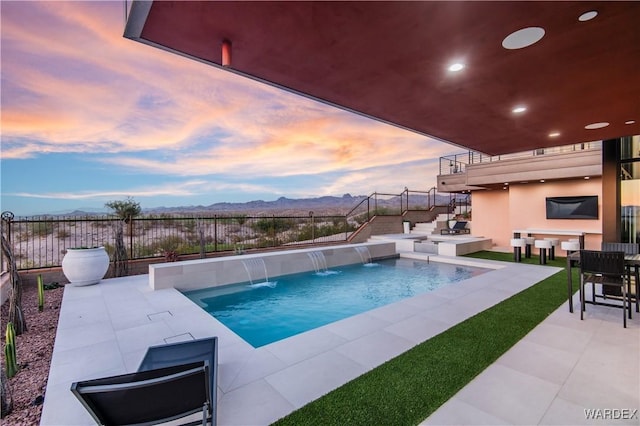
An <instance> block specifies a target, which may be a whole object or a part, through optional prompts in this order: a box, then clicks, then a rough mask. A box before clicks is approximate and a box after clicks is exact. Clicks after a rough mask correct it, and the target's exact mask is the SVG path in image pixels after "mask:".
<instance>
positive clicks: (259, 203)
mask: <svg viewBox="0 0 640 426" xmlns="http://www.w3.org/2000/svg"><path fill="white" fill-rule="evenodd" d="M366 199H367V196H366V195H356V196H352V195H351V194H345V195H343V196H342V197H334V196H323V197H315V198H287V197H280V198H278V199H277V200H274V201H264V200H254V201H248V202H245V203H228V202H223V203H215V204H210V205H208V206H176V207H155V208H146V209H145V208H143V209H142V213H143V214H145V215H152V214H155V215H159V214H175V215H191V214H211V215H213V214H251V215H255V216H260V215H266V214H268V215H279V216H287V215H291V216H300V215H307V214H308V213H309V212H311V211H312V212H313V213H314V214H315V215H344V214H347V213H349V212H350V211H351V210H352V209H353V208H355V207H356V206H358V204H359V203H361V202H363V201H364V200H366ZM431 201H433V200H431ZM404 202H405V201H404V200H403V203H404ZM448 202H449V196H448V195H436V205H446V204H447V203H448ZM427 204H429V202H428V201H427V197H426V196H423V195H417V194H413V193H412V194H411V195H410V199H409V206H410V207H413V208H415V207H417V206H420V207H423V206H426V205H427ZM375 205H377V207H378V208H399V206H400V200H399V197H398V196H390V197H388V198H385V197H383V196H379V197H378V198H377V201H376V202H375ZM365 208H366V207H365ZM370 208H372V209H373V208H375V206H374V201H373V200H372V201H371V204H370ZM108 213H109V212H108V211H105V210H104V209H100V210H98V209H82V208H81V209H76V210H74V211H72V212H67V213H62V212H60V213H57V214H55V215H56V216H75V217H77V216H95V215H105V214H108Z"/></svg>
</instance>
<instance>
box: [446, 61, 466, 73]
mask: <svg viewBox="0 0 640 426" xmlns="http://www.w3.org/2000/svg"><path fill="white" fill-rule="evenodd" d="M462 69H464V64H462V63H460V62H456V63H455V64H451V65H449V68H448V70H449V71H451V72H458V71H461V70H462Z"/></svg>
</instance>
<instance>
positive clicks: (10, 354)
mask: <svg viewBox="0 0 640 426" xmlns="http://www.w3.org/2000/svg"><path fill="white" fill-rule="evenodd" d="M4 356H5V360H6V363H7V377H13V376H15V375H16V373H17V372H18V362H17V360H16V332H15V329H14V328H13V323H12V322H8V323H7V332H6V333H5V346H4Z"/></svg>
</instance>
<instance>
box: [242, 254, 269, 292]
mask: <svg viewBox="0 0 640 426" xmlns="http://www.w3.org/2000/svg"><path fill="white" fill-rule="evenodd" d="M242 264H243V265H244V269H245V270H246V271H247V275H248V276H249V282H250V283H251V285H252V286H253V285H254V283H253V280H254V279H256V280H257V279H258V278H259V277H260V275H261V274H262V273H263V272H264V281H265V283H268V282H269V275H268V274H267V265H266V264H265V263H264V259H263V258H261V257H255V258H250V259H243V260H242Z"/></svg>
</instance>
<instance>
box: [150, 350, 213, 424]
mask: <svg viewBox="0 0 640 426" xmlns="http://www.w3.org/2000/svg"><path fill="white" fill-rule="evenodd" d="M198 361H207V362H208V363H209V393H210V394H211V401H212V404H211V424H212V425H213V426H215V424H216V419H217V414H218V410H217V404H216V402H217V393H216V391H217V388H218V338H217V337H209V338H205V339H196V340H187V341H185V342H178V343H170V344H166V345H158V346H151V347H150V348H148V349H147V353H146V354H145V356H144V358H143V359H142V362H141V363H140V366H139V367H138V371H147V370H153V369H157V368H163V367H170V366H174V365H179V364H186V363H190V362H198Z"/></svg>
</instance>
